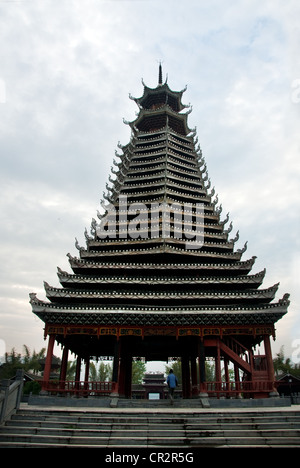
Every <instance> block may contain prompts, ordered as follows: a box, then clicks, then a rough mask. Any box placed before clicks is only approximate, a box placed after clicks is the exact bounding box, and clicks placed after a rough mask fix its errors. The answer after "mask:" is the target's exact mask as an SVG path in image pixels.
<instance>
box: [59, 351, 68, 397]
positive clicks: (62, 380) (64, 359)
mask: <svg viewBox="0 0 300 468" xmlns="http://www.w3.org/2000/svg"><path fill="white" fill-rule="evenodd" d="M68 354H69V349H68V348H67V346H65V347H64V349H63V355H62V361H61V367H60V376H59V381H60V382H59V387H60V389H61V390H63V389H65V384H66V375H67V367H68Z"/></svg>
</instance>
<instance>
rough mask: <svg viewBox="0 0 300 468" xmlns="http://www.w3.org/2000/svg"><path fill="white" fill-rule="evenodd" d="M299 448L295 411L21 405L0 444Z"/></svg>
mask: <svg viewBox="0 0 300 468" xmlns="http://www.w3.org/2000/svg"><path fill="white" fill-rule="evenodd" d="M229 446H230V447H246V446H249V447H283V446H286V447H287V446H288V447H300V409H299V411H292V410H291V409H290V410H288V411H278V410H275V411H271V410H268V411H262V410H261V411H250V412H249V411H246V412H243V411H241V410H239V411H232V412H228V411H227V412H222V411H216V412H215V411H207V412H205V411H204V410H197V409H193V410H190V411H179V410H177V411H176V409H175V408H174V410H173V411H172V413H170V412H169V411H163V410H160V411H154V410H153V411H151V412H149V411H148V412H147V411H146V410H144V411H143V410H141V411H136V410H135V411H130V410H125V411H124V410H114V411H111V410H106V411H101V409H99V410H98V411H97V410H94V411H90V410H87V411H80V410H77V409H74V410H72V409H68V410H62V409H60V410H57V409H54V408H51V409H47V410H46V409H40V408H38V407H37V408H33V409H21V410H19V411H18V412H17V414H16V415H14V416H13V417H12V418H11V420H9V421H7V422H6V424H5V425H4V426H2V427H0V447H1V448H13V447H16V448H24V447H29V448H33V447H39V448H49V447H60V448H61V447H68V448H75V447H78V448H80V447H106V448H112V447H126V448H128V447H133V448H139V447H140V448H147V447H148V448H149V447H153V448H155V447H165V448H166V447H168V448H172V447H173V448H175V447H176V448H180V447H187V448H191V449H193V448H194V449H197V448H203V447H229Z"/></svg>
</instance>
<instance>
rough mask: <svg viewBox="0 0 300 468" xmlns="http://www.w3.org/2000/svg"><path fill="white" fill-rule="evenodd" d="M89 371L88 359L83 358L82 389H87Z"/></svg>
mask: <svg viewBox="0 0 300 468" xmlns="http://www.w3.org/2000/svg"><path fill="white" fill-rule="evenodd" d="M89 372H90V359H89V358H87V359H86V360H85V374H84V390H88V388H89ZM87 395H88V393H87Z"/></svg>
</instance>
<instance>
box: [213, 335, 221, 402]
mask: <svg viewBox="0 0 300 468" xmlns="http://www.w3.org/2000/svg"><path fill="white" fill-rule="evenodd" d="M215 363H216V390H217V397H218V398H220V393H219V392H220V391H221V388H222V383H221V381H222V375H221V353H220V338H217V356H216V360H215Z"/></svg>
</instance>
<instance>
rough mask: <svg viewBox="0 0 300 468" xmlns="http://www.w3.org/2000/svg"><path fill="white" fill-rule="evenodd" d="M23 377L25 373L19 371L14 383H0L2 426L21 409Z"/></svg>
mask: <svg viewBox="0 0 300 468" xmlns="http://www.w3.org/2000/svg"><path fill="white" fill-rule="evenodd" d="M23 377H24V371H23V370H22V369H19V370H17V374H16V378H15V380H14V381H12V380H9V379H5V380H2V381H1V382H0V424H3V423H4V422H5V421H7V420H8V419H9V418H10V417H11V416H12V415H13V414H15V413H16V411H17V410H18V409H19V407H20V402H21V396H22V391H23V383H24V381H23Z"/></svg>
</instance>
